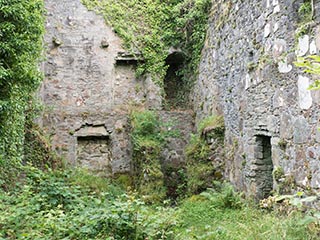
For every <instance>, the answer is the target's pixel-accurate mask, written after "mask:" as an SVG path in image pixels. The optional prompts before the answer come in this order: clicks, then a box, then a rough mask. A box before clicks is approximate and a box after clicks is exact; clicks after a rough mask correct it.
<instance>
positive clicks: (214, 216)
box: [0, 167, 319, 240]
mask: <svg viewBox="0 0 320 240" xmlns="http://www.w3.org/2000/svg"><path fill="white" fill-rule="evenodd" d="M95 182H98V183H99V184H96V183H95ZM0 211H1V215H0V239H117V240H118V239H125V240H128V239H130V240H131V239H137V240H140V239H141V240H145V239H186V240H187V239H206V240H208V239H219V240H224V239H225V240H233V239H234V240H238V239H239V240H243V239H246V240H248V239H249V240H250V239H252V240H253V239H254V240H256V239H258V240H260V239H261V240H263V239H266V240H270V239H271V240H272V239H277V240H278V239H286V240H293V239H297V240H298V239H299V240H301V239H310V240H311V239H318V237H319V236H317V232H316V231H315V230H312V229H311V228H308V226H307V225H302V224H299V222H300V221H299V220H300V219H301V215H300V214H299V213H296V214H292V213H291V215H289V216H287V215H286V216H278V215H277V214H276V213H273V212H266V211H262V210H260V209H258V208H257V207H255V206H254V205H252V204H249V203H248V202H246V201H245V200H243V199H242V197H241V195H239V194H238V193H236V192H235V191H234V190H233V188H232V187H231V186H230V185H228V184H218V185H215V189H209V190H207V191H206V192H204V193H201V194H200V195H195V196H192V197H190V198H187V199H185V200H183V201H182V202H181V203H180V204H179V205H177V206H176V207H170V206H166V205H162V206H160V205H157V206H155V205H146V204H145V203H144V202H143V201H142V200H141V199H139V197H138V196H137V195H136V193H134V192H125V191H123V190H121V189H120V188H118V187H116V186H113V185H112V184H110V183H109V182H108V181H107V180H106V179H104V178H99V177H95V176H91V175H90V174H89V173H86V172H83V171H76V172H72V171H51V172H50V171H49V172H46V173H45V172H42V171H41V170H38V169H36V168H32V167H29V168H28V169H27V170H26V178H25V182H24V184H22V185H21V186H20V187H19V188H17V189H16V191H14V192H10V193H8V192H4V191H0Z"/></svg>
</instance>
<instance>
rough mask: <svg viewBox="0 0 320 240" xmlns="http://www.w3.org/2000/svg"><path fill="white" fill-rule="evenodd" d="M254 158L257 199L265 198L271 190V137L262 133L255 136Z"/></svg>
mask: <svg viewBox="0 0 320 240" xmlns="http://www.w3.org/2000/svg"><path fill="white" fill-rule="evenodd" d="M255 158H256V165H257V168H256V179H255V180H256V183H257V197H258V198H259V199H263V198H267V197H268V196H270V194H271V191H272V190H273V176H272V171H273V162H272V148H271V137H269V136H264V135H257V136H256V147H255Z"/></svg>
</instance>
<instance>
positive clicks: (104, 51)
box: [41, 0, 193, 177]
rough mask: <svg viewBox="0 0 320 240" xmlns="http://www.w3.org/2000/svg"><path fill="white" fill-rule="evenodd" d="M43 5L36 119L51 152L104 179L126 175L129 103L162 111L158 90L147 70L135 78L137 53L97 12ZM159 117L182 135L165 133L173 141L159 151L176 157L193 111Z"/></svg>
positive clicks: (60, 2)
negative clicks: (39, 117)
mask: <svg viewBox="0 0 320 240" xmlns="http://www.w3.org/2000/svg"><path fill="white" fill-rule="evenodd" d="M45 4H46V9H47V16H46V19H47V21H46V30H47V32H46V35H45V43H46V58H47V59H46V61H45V62H44V64H43V70H44V73H45V80H44V82H43V85H42V89H41V97H42V100H43V102H44V105H45V106H46V111H45V112H44V114H43V117H42V125H43V126H44V127H45V128H46V129H47V131H48V132H49V133H50V135H51V136H52V140H53V145H54V148H55V150H56V151H57V152H58V154H59V155H61V156H63V157H64V158H65V159H66V160H67V162H69V163H71V164H72V165H74V166H81V167H85V168H87V169H89V170H91V171H93V172H95V173H97V174H99V175H101V176H107V177H109V176H117V175H118V174H121V173H128V172H130V170H131V169H132V166H131V157H132V156H131V155H132V143H131V138H130V129H131V126H130V119H129V118H130V117H129V113H130V109H132V108H133V107H134V106H139V107H141V106H144V107H145V108H147V109H157V110H161V107H162V103H161V102H162V97H161V90H160V88H159V87H158V86H157V85H156V84H154V82H153V81H152V79H151V77H150V76H145V77H143V78H141V79H137V78H136V76H135V68H136V65H137V61H138V60H139V56H133V55H132V54H130V53H127V52H125V51H124V49H123V48H122V46H121V44H122V41H121V39H120V38H119V37H117V36H116V34H115V33H114V32H113V30H112V28H110V27H109V26H107V25H106V24H105V21H104V19H103V17H101V16H98V15H96V14H95V13H94V12H92V11H88V10H87V8H86V7H85V6H83V5H82V4H81V0H68V1H66V0H45ZM159 115H160V117H161V119H162V121H163V122H173V123H174V124H176V123H177V122H179V124H176V125H175V126H173V127H172V128H173V130H174V129H177V130H179V131H181V132H182V133H183V136H182V137H179V138H173V139H170V143H172V144H168V146H173V144H174V146H175V147H176V149H172V147H171V148H170V147H168V149H166V150H165V151H169V152H171V153H172V154H173V155H174V156H175V157H176V158H177V159H178V160H177V159H175V161H178V162H179V163H180V162H181V161H182V162H183V161H184V157H183V155H184V153H183V151H182V149H183V148H184V146H185V145H186V144H187V142H188V140H189V134H190V132H191V131H192V128H193V125H192V123H193V118H192V116H193V115H192V113H191V112H190V111H187V112H179V111H177V112H172V113H167V112H166V111H161V112H159ZM170 156H171V155H170ZM169 158H170V157H167V158H165V159H164V161H171V160H170V159H169ZM168 159H169V160H168ZM172 162H174V161H173V160H172ZM166 164H167V163H166ZM169 165H170V164H169Z"/></svg>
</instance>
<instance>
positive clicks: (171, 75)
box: [164, 51, 185, 109]
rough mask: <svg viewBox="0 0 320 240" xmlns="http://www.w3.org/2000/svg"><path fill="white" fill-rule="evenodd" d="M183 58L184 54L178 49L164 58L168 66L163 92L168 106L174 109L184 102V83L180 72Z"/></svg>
mask: <svg viewBox="0 0 320 240" xmlns="http://www.w3.org/2000/svg"><path fill="white" fill-rule="evenodd" d="M184 59H185V57H184V54H183V53H182V52H180V51H175V52H173V53H171V54H170V55H169V56H168V57H167V58H166V65H168V66H169V67H168V70H167V73H166V76H165V79H164V92H165V100H166V105H167V106H168V107H169V108H173V109H175V108H178V107H182V106H183V105H184V104H185V99H184V83H183V81H182V80H183V79H182V75H181V74H180V70H181V69H182V67H183V63H184Z"/></svg>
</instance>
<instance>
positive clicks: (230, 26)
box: [194, 0, 320, 197]
mask: <svg viewBox="0 0 320 240" xmlns="http://www.w3.org/2000/svg"><path fill="white" fill-rule="evenodd" d="M313 2H315V4H314V6H311V1H310V2H308V1H291V0H290V1H288V0H263V1H251V0H250V1H215V3H214V4H213V7H212V10H211V11H212V12H211V15H210V16H211V17H210V20H209V25H210V26H209V30H208V36H207V40H206V43H205V47H204V49H203V57H202V61H201V64H200V70H199V72H200V75H199V78H198V81H197V83H196V86H195V91H194V103H195V105H194V106H195V111H196V118H197V122H199V121H200V120H201V119H203V118H204V117H205V116H208V115H211V114H221V115H223V116H224V119H225V127H226V138H225V144H226V148H227V150H226V152H227V153H228V154H227V162H226V175H227V176H228V177H229V178H230V180H231V181H232V182H233V183H234V184H235V185H237V186H238V187H239V188H240V189H243V190H246V191H247V192H248V194H252V195H255V196H258V197H259V196H260V197H261V196H266V195H268V194H266V191H268V192H270V186H272V188H273V190H275V191H280V192H281V191H282V190H283V189H284V187H285V186H284V185H286V184H287V185H293V186H295V187H296V188H312V189H318V188H319V187H320V164H319V160H320V132H319V131H318V130H317V128H318V125H319V118H320V108H319V102H320V93H319V92H317V91H309V90H308V86H309V84H311V83H312V82H313V81H314V79H315V77H314V76H310V75H308V74H305V73H303V72H302V71H301V69H299V68H297V67H296V66H295V65H294V61H296V59H297V56H306V55H309V54H317V53H319V50H320V25H319V20H320V18H319V10H318V9H319V6H320V4H319V3H317V1H313ZM270 147H271V150H270V154H271V159H272V164H269V163H270V158H269V155H270V154H266V152H269V150H268V149H269V148H270ZM267 168H268V169H269V170H268V169H267ZM270 168H271V170H270ZM272 169H273V171H272ZM275 169H277V170H281V171H283V172H282V174H281V175H280V176H279V175H277V177H275V174H274V173H275ZM272 172H273V173H272ZM265 181H269V183H267V184H266V183H265ZM265 186H267V187H265ZM267 188H268V189H267Z"/></svg>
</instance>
